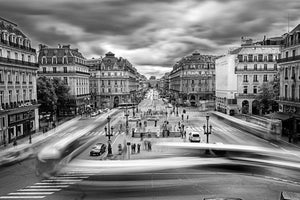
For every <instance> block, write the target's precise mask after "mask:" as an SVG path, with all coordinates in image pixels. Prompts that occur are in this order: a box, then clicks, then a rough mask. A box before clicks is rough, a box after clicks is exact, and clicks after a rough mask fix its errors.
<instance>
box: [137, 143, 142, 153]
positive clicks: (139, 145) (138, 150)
mask: <svg viewBox="0 0 300 200" xmlns="http://www.w3.org/2000/svg"><path fill="white" fill-rule="evenodd" d="M140 151H141V144H140V143H139V144H138V145H137V153H140Z"/></svg>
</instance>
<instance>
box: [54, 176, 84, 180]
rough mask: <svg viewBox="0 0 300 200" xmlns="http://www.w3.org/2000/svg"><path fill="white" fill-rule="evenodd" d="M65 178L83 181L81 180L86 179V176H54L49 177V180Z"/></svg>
mask: <svg viewBox="0 0 300 200" xmlns="http://www.w3.org/2000/svg"><path fill="white" fill-rule="evenodd" d="M65 178H70V179H71V180H74V179H73V178H78V179H83V178H88V176H54V177H51V178H50V179H52V180H60V179H65Z"/></svg>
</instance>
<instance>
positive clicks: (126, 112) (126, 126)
mask: <svg viewBox="0 0 300 200" xmlns="http://www.w3.org/2000/svg"><path fill="white" fill-rule="evenodd" d="M128 116H129V114H128V111H127V106H126V110H125V117H126V125H125V128H126V135H128Z"/></svg>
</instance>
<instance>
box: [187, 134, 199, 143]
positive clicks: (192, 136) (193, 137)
mask: <svg viewBox="0 0 300 200" xmlns="http://www.w3.org/2000/svg"><path fill="white" fill-rule="evenodd" d="M189 140H190V142H201V137H200V134H199V133H197V132H191V133H190V136H189Z"/></svg>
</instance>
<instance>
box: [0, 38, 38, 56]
mask: <svg viewBox="0 0 300 200" xmlns="http://www.w3.org/2000/svg"><path fill="white" fill-rule="evenodd" d="M0 44H4V45H6V46H10V47H14V48H18V49H22V50H25V51H29V52H32V53H36V50H35V49H33V48H30V47H25V46H23V45H20V44H17V43H13V42H8V41H6V40H3V39H2V38H1V39H0Z"/></svg>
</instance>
